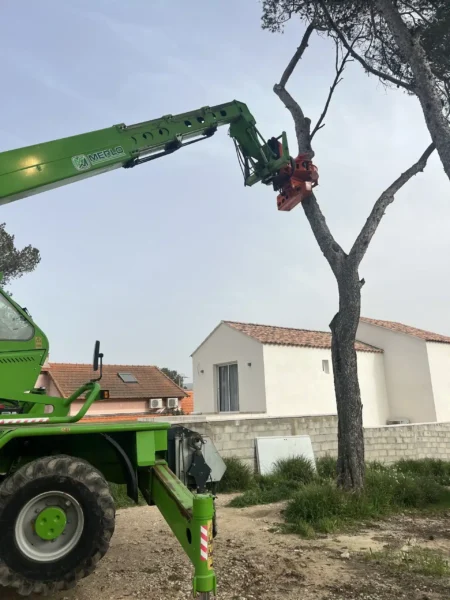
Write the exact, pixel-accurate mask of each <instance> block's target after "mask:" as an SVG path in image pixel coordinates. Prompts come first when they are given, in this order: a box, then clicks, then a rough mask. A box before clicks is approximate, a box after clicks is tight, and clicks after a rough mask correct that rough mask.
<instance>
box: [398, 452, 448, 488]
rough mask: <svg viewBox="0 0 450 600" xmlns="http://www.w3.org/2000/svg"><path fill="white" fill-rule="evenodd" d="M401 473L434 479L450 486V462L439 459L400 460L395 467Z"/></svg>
mask: <svg viewBox="0 0 450 600" xmlns="http://www.w3.org/2000/svg"><path fill="white" fill-rule="evenodd" d="M393 468H394V469H395V470H396V471H398V472H399V473H405V474H409V475H421V476H424V477H432V478H433V479H435V480H436V481H437V482H438V483H440V484H441V485H450V462H449V461H445V460H440V459H437V458H424V459H421V460H406V459H405V460H399V461H398V462H396V463H395V464H394V465H393Z"/></svg>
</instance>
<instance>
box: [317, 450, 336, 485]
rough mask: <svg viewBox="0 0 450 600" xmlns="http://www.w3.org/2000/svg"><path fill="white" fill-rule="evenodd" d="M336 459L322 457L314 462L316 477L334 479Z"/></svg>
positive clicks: (333, 457)
mask: <svg viewBox="0 0 450 600" xmlns="http://www.w3.org/2000/svg"><path fill="white" fill-rule="evenodd" d="M336 465H337V458H336V457H335V456H323V457H322V458H318V459H317V460H316V467H317V475H318V476H319V478H320V479H332V480H333V481H334V480H335V479H336Z"/></svg>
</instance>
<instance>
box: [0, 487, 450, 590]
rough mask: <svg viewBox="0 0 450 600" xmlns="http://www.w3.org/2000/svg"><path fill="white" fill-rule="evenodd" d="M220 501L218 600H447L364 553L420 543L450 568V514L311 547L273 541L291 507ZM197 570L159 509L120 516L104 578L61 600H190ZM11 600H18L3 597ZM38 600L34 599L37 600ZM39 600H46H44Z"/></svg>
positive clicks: (447, 585)
mask: <svg viewBox="0 0 450 600" xmlns="http://www.w3.org/2000/svg"><path fill="white" fill-rule="evenodd" d="M228 500H229V498H227V497H222V498H220V499H219V502H218V507H219V510H220V513H219V536H218V537H217V539H216V543H215V568H216V571H217V576H218V580H219V586H220V587H219V590H218V600H294V599H295V600H299V599H300V598H301V599H302V600H393V599H395V600H397V599H399V600H400V599H408V600H444V598H445V599H448V598H449V597H450V579H446V578H438V577H424V576H419V575H413V574H410V573H401V574H398V573H397V574H395V573H393V572H391V571H390V569H389V568H388V567H386V566H385V565H383V564H379V563H377V562H376V561H370V562H368V561H366V560H365V559H364V557H363V554H364V553H367V552H369V551H370V549H372V551H377V550H383V548H384V549H385V548H387V547H397V548H398V547H401V546H403V545H404V544H407V543H411V540H414V543H415V544H418V545H420V546H423V547H426V548H431V549H436V550H440V551H441V552H443V553H444V555H445V556H446V557H447V558H448V559H449V560H450V514H448V515H445V516H444V515H443V516H442V517H439V518H427V519H423V518H411V517H406V516H400V517H396V518H395V519H392V520H390V521H386V522H382V523H377V524H376V526H374V527H370V528H367V529H364V530H360V531H359V532H358V533H357V534H354V535H338V536H327V537H323V538H321V539H319V540H313V541H311V540H303V539H301V538H298V537H297V536H293V535H284V534H280V533H276V532H274V531H273V530H274V528H275V529H276V526H277V523H280V522H281V521H282V519H281V514H280V511H281V509H282V505H268V506H258V507H251V508H245V509H232V508H227V507H225V506H224V505H225V504H226V503H227V501H228ZM190 580H191V568H190V564H189V562H188V560H187V559H186V557H185V556H184V554H183V552H182V551H181V549H180V548H179V547H178V543H177V542H176V540H175V538H174V537H173V536H172V534H171V532H170V530H169V528H168V527H167V525H166V524H165V522H164V521H163V519H162V517H161V515H160V514H159V512H158V511H157V510H156V509H155V508H154V507H152V508H148V507H145V508H132V509H126V510H121V511H118V516H117V528H116V533H115V535H114V537H113V541H112V545H111V548H110V551H109V553H108V554H107V555H106V557H105V558H104V559H103V560H102V561H101V563H100V565H99V567H98V569H97V571H96V573H95V574H94V575H91V576H90V577H89V578H87V579H85V580H83V581H81V582H80V583H79V584H78V586H77V587H76V588H75V589H74V590H71V591H69V592H64V593H61V594H59V595H57V596H55V597H54V600H96V599H97V598H98V599H100V598H101V599H102V600H130V599H133V598H142V599H146V600H185V599H188V598H191V597H192V596H191V584H190ZM0 597H1V599H2V600H18V598H19V597H18V596H16V594H14V593H11V592H9V591H8V592H7V591H6V590H4V589H1V591H0ZM30 598H31V597H30ZM36 600H37V597H36Z"/></svg>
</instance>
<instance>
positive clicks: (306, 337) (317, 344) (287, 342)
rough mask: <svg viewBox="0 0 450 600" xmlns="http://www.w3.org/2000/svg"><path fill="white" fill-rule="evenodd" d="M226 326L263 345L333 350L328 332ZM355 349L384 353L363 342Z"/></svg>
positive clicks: (288, 328) (269, 327) (269, 326)
mask: <svg viewBox="0 0 450 600" xmlns="http://www.w3.org/2000/svg"><path fill="white" fill-rule="evenodd" d="M223 323H225V324H226V325H229V326H230V327H233V328H234V329H237V330H238V331H240V332H242V333H245V334H246V335H249V336H250V337H252V338H254V339H256V340H258V341H259V342H261V343H263V344H277V345H280V346H303V347H305V348H327V349H329V348H331V333H328V332H326V331H310V330H308V329H293V328H291V327H272V326H271V325H257V324H255V323H236V322H235V321H223ZM355 349H356V350H358V351H360V352H383V351H382V350H380V349H379V348H375V347H374V346H369V345H368V344H364V343H362V342H358V341H357V342H356V343H355Z"/></svg>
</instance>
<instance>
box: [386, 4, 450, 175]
mask: <svg viewBox="0 0 450 600" xmlns="http://www.w3.org/2000/svg"><path fill="white" fill-rule="evenodd" d="M377 5H378V7H379V9H380V11H381V12H382V14H383V17H384V18H385V20H386V23H387V25H388V27H389V29H390V30H391V33H392V35H393V36H394V39H395V41H396V43H397V45H398V48H399V50H400V52H401V54H402V55H403V58H404V59H405V60H407V61H408V63H409V65H410V67H411V71H412V73H413V75H414V80H415V81H414V93H415V94H416V96H417V97H418V99H419V101H420V104H421V107H422V111H423V115H424V117H425V122H426V125H427V128H428V131H429V132H430V135H431V139H432V140H433V142H434V145H435V146H436V150H437V152H438V154H439V158H440V159H441V162H442V166H443V167H444V171H445V173H446V175H447V177H448V178H449V179H450V126H449V123H448V121H447V119H446V118H445V116H444V114H443V110H442V109H443V107H442V103H441V99H440V97H439V93H438V90H437V86H436V81H435V78H434V76H433V73H432V71H431V68H430V65H429V63H428V58H427V56H426V54H425V52H424V50H423V48H422V46H421V44H420V40H419V39H415V38H414V37H413V36H412V35H411V33H410V31H409V30H408V27H407V26H406V24H405V22H404V21H403V19H402V17H401V15H400V13H399V12H398V8H397V7H396V6H394V4H393V3H392V0H377Z"/></svg>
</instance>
